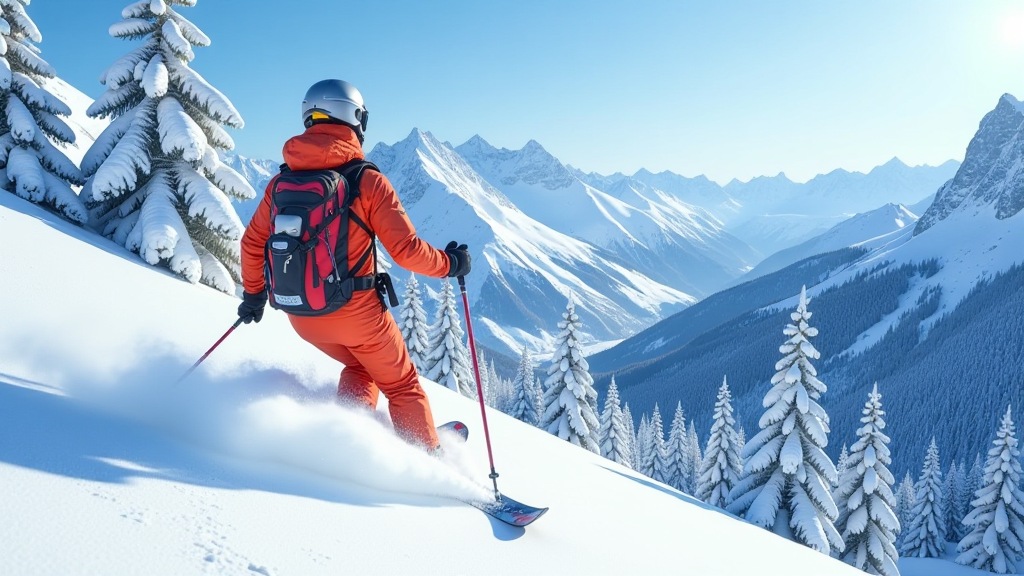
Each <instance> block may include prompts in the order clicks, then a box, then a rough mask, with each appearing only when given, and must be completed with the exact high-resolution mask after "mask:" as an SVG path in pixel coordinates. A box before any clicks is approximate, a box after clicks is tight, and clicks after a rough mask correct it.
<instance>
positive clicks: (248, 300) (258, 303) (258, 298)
mask: <svg viewBox="0 0 1024 576" xmlns="http://www.w3.org/2000/svg"><path fill="white" fill-rule="evenodd" d="M266 305H267V291H266V290H264V291H263V292H260V293H259V294H249V293H248V292H242V303H241V304H239V305H238V317H239V318H241V319H242V322H245V323H246V324H248V323H249V322H252V321H254V320H255V321H256V322H259V321H260V320H262V319H263V308H264V307H265V306H266Z"/></svg>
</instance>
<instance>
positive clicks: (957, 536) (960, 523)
mask: <svg viewBox="0 0 1024 576" xmlns="http://www.w3.org/2000/svg"><path fill="white" fill-rule="evenodd" d="M957 472H958V473H959V474H960V482H959V483H958V484H957V490H956V493H955V494H953V502H952V503H949V504H947V505H948V506H953V507H954V510H955V511H956V524H955V525H954V527H953V531H952V532H949V533H947V534H946V538H950V537H952V539H953V540H955V541H956V542H959V541H960V540H963V538H964V536H967V534H968V533H970V529H969V528H968V527H967V525H966V524H964V518H966V517H967V515H968V514H970V512H971V499H972V498H973V496H974V492H975V491H974V490H972V489H971V487H970V484H969V480H968V477H967V474H968V470H967V463H966V462H964V461H963V460H961V461H960V464H959V465H958V466H957Z"/></svg>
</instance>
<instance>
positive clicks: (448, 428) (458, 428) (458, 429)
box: [437, 420, 469, 442]
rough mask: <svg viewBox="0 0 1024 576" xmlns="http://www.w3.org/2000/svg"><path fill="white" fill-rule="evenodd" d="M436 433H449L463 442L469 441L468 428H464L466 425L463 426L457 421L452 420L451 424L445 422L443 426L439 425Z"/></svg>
mask: <svg viewBox="0 0 1024 576" xmlns="http://www.w3.org/2000/svg"><path fill="white" fill-rule="evenodd" d="M437 431H438V432H451V433H452V434H455V435H456V436H458V437H459V438H461V439H462V441H463V442H465V441H466V440H469V428H468V427H466V425H465V424H463V423H462V422H459V421H458V420H452V421H451V422H445V423H444V424H441V425H440V426H438V427H437Z"/></svg>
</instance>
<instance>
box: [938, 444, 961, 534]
mask: <svg viewBox="0 0 1024 576" xmlns="http://www.w3.org/2000/svg"><path fill="white" fill-rule="evenodd" d="M962 483H963V480H962V479H961V478H960V470H959V469H958V468H957V467H956V462H952V461H951V462H950V463H949V470H948V471H946V477H945V479H944V480H943V481H942V497H943V499H944V500H945V502H946V509H945V518H944V519H943V522H945V523H946V538H947V539H948V540H953V539H955V537H956V533H957V530H958V527H959V526H960V521H961V520H963V519H964V517H963V516H960V517H957V512H958V509H957V502H956V498H957V492H960V485H961V484H962Z"/></svg>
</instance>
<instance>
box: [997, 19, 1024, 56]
mask: <svg viewBox="0 0 1024 576" xmlns="http://www.w3.org/2000/svg"><path fill="white" fill-rule="evenodd" d="M998 26H999V40H1000V43H1001V44H1002V45H1003V46H1005V47H1007V48H1024V11H1022V10H1014V11H1012V12H1009V13H1007V14H1005V15H1004V16H1003V17H1002V18H1001V19H1000V21H999V24H998Z"/></svg>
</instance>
